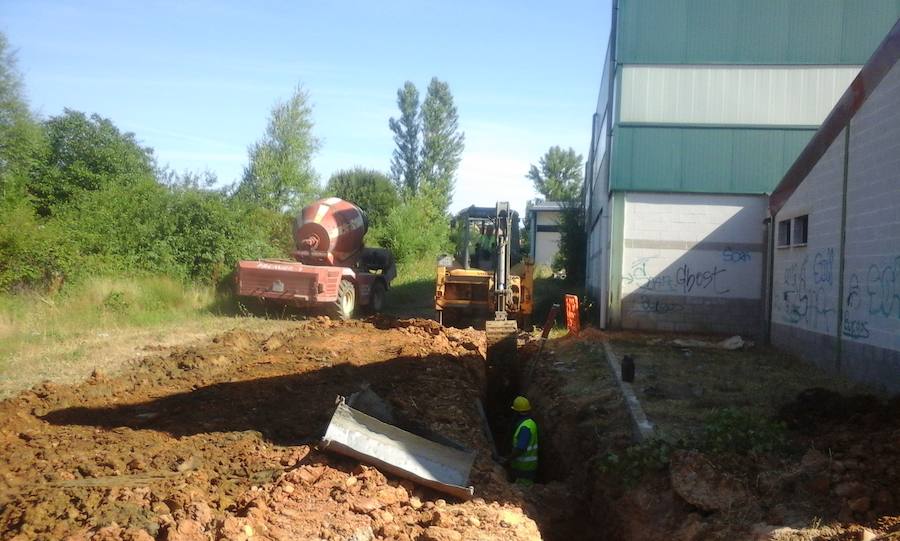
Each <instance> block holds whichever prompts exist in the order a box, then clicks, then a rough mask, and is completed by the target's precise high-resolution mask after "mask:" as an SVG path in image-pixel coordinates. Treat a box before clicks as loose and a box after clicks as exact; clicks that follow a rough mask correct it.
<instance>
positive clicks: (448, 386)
mask: <svg viewBox="0 0 900 541" xmlns="http://www.w3.org/2000/svg"><path fill="white" fill-rule="evenodd" d="M483 342H484V339H483V337H482V335H481V334H480V333H477V332H474V331H462V330H444V329H440V328H439V327H438V326H437V324H436V323H434V322H430V321H426V320H414V321H407V322H397V321H393V320H381V321H373V322H368V323H363V322H351V323H345V324H338V323H335V322H331V321H329V320H327V319H326V318H322V319H318V320H310V321H306V322H301V323H298V324H297V325H296V327H294V328H292V329H290V330H288V331H284V332H279V333H276V334H273V335H263V334H254V333H249V332H244V331H241V330H235V331H232V332H229V333H226V334H224V335H221V336H219V337H217V338H215V339H213V340H212V341H211V342H209V343H206V344H202V345H199V346H197V347H192V348H189V349H176V350H174V351H168V352H161V354H160V355H158V356H155V357H148V358H145V359H142V360H140V361H136V362H134V363H133V364H132V366H130V367H127V368H126V369H125V370H123V371H121V373H120V374H119V375H117V376H115V377H105V376H104V375H103V374H101V373H95V374H94V375H93V376H92V377H91V378H90V380H89V381H86V382H85V383H83V384H80V385H75V386H63V385H53V384H45V385H42V386H39V387H37V388H35V389H33V390H31V391H28V392H24V393H22V394H20V395H18V396H16V397H14V398H12V399H9V400H6V401H4V402H2V403H0V449H2V451H0V452H2V455H3V456H4V457H5V459H4V461H3V463H2V465H0V501H2V512H0V531H2V534H0V536H2V538H4V539H35V538H43V539H73V540H74V539H119V538H123V539H166V540H175V539H183V540H186V539H213V538H222V539H251V538H252V539H356V540H363V539H375V538H378V539H441V540H444V539H446V540H450V539H463V538H464V539H539V538H540V533H539V531H538V527H537V525H536V523H535V521H534V520H533V519H532V518H529V514H530V513H529V510H528V509H529V503H528V501H527V498H525V497H523V495H522V494H521V493H519V492H517V491H516V490H515V489H514V488H512V487H511V486H510V485H509V484H507V483H506V481H505V479H504V476H503V472H502V470H501V469H500V468H498V467H496V466H495V465H494V463H493V462H492V461H491V460H490V453H489V452H488V451H487V447H486V446H487V443H486V439H485V437H484V434H483V432H482V430H481V423H480V420H479V419H480V418H479V416H478V413H477V409H476V407H475V399H476V398H479V397H481V396H482V395H483V392H484V388H483V387H484V381H485V376H484V362H483V356H482V355H483V348H484V343H483ZM365 385H368V386H370V387H371V388H372V389H373V390H375V391H376V392H377V393H378V394H379V395H380V396H382V397H384V398H385V399H386V400H387V401H388V402H389V403H390V404H391V405H392V406H393V407H394V408H395V409H396V410H397V411H398V412H402V413H404V414H405V415H406V416H407V417H409V418H413V419H417V420H418V421H420V422H422V423H424V424H425V425H427V426H428V427H429V428H431V429H433V430H438V431H440V432H441V433H443V434H445V435H448V436H449V437H451V438H453V439H455V440H457V441H459V442H462V443H463V444H465V445H467V446H469V447H471V448H473V449H475V450H477V451H479V454H478V459H477V461H476V464H475V468H474V470H473V472H472V476H471V482H472V484H473V485H474V486H475V494H476V499H473V500H471V501H469V502H457V501H449V502H448V501H445V499H443V498H442V497H441V495H440V494H437V493H434V492H431V491H427V490H422V489H420V488H419V487H417V486H415V485H413V484H412V483H409V482H406V481H402V480H399V479H396V478H386V477H385V476H384V475H382V474H381V473H380V472H378V471H377V470H375V469H372V468H368V467H365V466H361V465H359V464H358V463H356V462H354V461H350V460H347V459H343V458H339V457H334V456H329V455H327V454H325V453H323V452H320V451H317V450H316V449H315V447H314V445H315V442H316V441H317V439H318V437H319V436H320V435H321V434H322V431H323V429H324V427H325V426H326V425H327V422H328V420H329V418H330V415H331V412H332V411H333V409H334V401H335V398H336V396H337V395H339V394H340V395H349V394H350V393H352V392H354V391H357V390H359V389H360V388H361V387H363V386H365Z"/></svg>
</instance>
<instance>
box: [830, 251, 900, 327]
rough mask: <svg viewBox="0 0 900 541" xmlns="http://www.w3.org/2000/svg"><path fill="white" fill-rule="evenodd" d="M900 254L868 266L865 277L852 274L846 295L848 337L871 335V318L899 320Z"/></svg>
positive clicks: (845, 314) (845, 322)
mask: <svg viewBox="0 0 900 541" xmlns="http://www.w3.org/2000/svg"><path fill="white" fill-rule="evenodd" d="M898 278H900V256H897V257H895V258H894V259H893V260H888V261H887V262H885V263H882V264H877V263H873V264H871V265H869V268H868V270H867V271H866V273H865V275H864V276H863V277H860V275H859V274H857V273H851V274H850V275H849V276H848V279H847V291H846V296H845V298H844V323H843V325H842V329H841V332H842V333H843V335H844V336H846V337H848V338H853V339H856V340H865V339H867V338H869V337H871V335H872V333H871V331H870V329H869V326H870V325H871V320H872V318H873V317H874V318H887V319H900V283H898Z"/></svg>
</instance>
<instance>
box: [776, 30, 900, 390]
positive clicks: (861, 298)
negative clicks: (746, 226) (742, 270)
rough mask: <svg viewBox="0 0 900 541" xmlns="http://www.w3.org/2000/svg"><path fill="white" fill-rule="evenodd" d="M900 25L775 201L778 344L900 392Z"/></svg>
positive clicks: (804, 153) (784, 182)
mask: <svg viewBox="0 0 900 541" xmlns="http://www.w3.org/2000/svg"><path fill="white" fill-rule="evenodd" d="M898 59H900V22H898V23H897V24H896V25H895V26H894V28H893V30H892V31H891V33H890V34H889V35H888V37H887V38H886V39H885V41H884V42H883V43H882V44H881V46H880V47H879V48H878V50H877V51H876V52H875V54H874V55H873V56H872V58H871V59H870V60H869V62H868V63H867V64H866V65H865V66H864V67H863V69H862V72H861V73H860V75H859V77H858V78H857V79H856V80H854V82H853V83H852V85H851V86H850V87H849V88H848V89H847V90H846V91H845V92H844V95H843V96H842V97H841V98H840V100H839V101H838V103H837V105H836V106H835V108H834V110H833V111H832V112H831V114H830V115H829V116H828V118H827V119H826V120H825V122H824V123H823V124H822V127H821V128H820V129H819V131H818V132H816V134H815V135H814V136H813V138H812V140H811V141H810V142H809V144H808V145H807V146H806V148H805V149H804V150H803V151H802V152H801V153H800V156H799V157H798V159H797V160H796V162H794V164H793V165H792V166H791V168H790V169H789V170H788V172H787V174H786V175H785V177H784V179H783V180H782V181H781V182H780V183H779V185H778V186H777V188H776V189H775V190H774V192H773V193H772V195H771V198H770V202H769V208H770V215H771V217H772V218H773V219H772V223H773V227H772V239H771V243H770V246H771V254H772V255H771V261H772V268H771V272H770V274H769V276H770V278H769V281H770V283H771V286H770V289H771V292H772V297H771V305H770V306H769V311H770V316H771V318H770V326H771V340H772V342H773V343H774V344H775V345H776V346H778V347H781V348H783V349H786V350H789V351H792V352H794V353H796V354H797V355H798V356H800V357H803V358H805V359H807V360H809V361H811V362H814V363H816V364H818V365H819V366H821V367H822V368H825V369H829V370H832V371H835V372H838V373H841V374H844V375H846V376H849V377H851V378H854V379H857V380H861V381H864V382H866V383H869V384H872V385H874V386H876V387H882V388H885V389H886V390H888V391H892V392H900V63H898Z"/></svg>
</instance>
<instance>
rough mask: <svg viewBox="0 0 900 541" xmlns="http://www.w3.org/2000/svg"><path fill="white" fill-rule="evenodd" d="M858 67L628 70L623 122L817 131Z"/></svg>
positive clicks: (624, 81) (624, 83)
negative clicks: (812, 129)
mask: <svg viewBox="0 0 900 541" xmlns="http://www.w3.org/2000/svg"><path fill="white" fill-rule="evenodd" d="M857 73H859V67H857V66H815V67H812V66H777V67H773V66H764V67H755V66H624V67H623V68H622V69H621V74H622V103H621V113H620V115H621V116H620V118H619V121H620V122H644V123H670V124H750V125H781V126H818V125H819V124H821V123H822V121H823V120H825V117H826V116H827V115H828V113H829V112H830V111H831V108H832V107H833V106H834V104H835V102H836V101H837V99H838V98H839V97H840V96H841V94H843V92H844V90H845V89H846V88H847V87H848V86H849V85H850V82H851V81H852V80H853V78H854V77H856V74H857Z"/></svg>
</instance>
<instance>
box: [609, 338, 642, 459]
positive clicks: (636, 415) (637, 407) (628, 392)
mask: <svg viewBox="0 0 900 541" xmlns="http://www.w3.org/2000/svg"><path fill="white" fill-rule="evenodd" d="M603 352H604V353H605V354H606V364H608V365H609V370H610V372H612V374H613V378H615V380H616V383H617V384H618V385H619V390H620V391H622V396H623V397H624V398H625V405H626V406H628V415H629V416H630V417H631V423H632V425H633V428H634V438H635V440H637V441H638V442H641V441H644V440H646V439H648V438H650V437H652V436H653V432H654V426H653V423H651V422H650V420H649V419H647V415H646V414H645V413H644V408H642V407H641V403H640V401H639V400H638V399H637V396H636V395H635V394H634V388H633V387H632V386H631V384H630V383H628V382H625V381H622V368H621V366H620V365H619V359H618V358H617V357H616V354H615V353H613V350H612V348H611V347H610V346H609V343H607V342H605V341H604V342H603Z"/></svg>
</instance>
